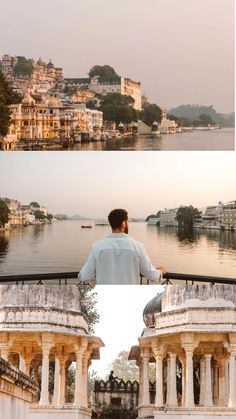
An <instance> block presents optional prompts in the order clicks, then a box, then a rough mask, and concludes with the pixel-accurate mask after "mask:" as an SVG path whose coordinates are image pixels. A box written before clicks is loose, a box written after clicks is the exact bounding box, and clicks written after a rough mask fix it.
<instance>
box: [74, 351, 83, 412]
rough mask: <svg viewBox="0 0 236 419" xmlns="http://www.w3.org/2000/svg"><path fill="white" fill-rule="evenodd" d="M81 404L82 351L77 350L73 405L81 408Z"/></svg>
mask: <svg viewBox="0 0 236 419" xmlns="http://www.w3.org/2000/svg"><path fill="white" fill-rule="evenodd" d="M82 402H83V374H82V351H81V350H78V351H77V352H76V371H75V398H74V405H75V406H82Z"/></svg>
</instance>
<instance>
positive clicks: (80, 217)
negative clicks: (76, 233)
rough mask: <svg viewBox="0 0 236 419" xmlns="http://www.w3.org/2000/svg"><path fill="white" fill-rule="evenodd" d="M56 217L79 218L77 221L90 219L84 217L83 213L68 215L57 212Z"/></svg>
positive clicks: (59, 218)
mask: <svg viewBox="0 0 236 419" xmlns="http://www.w3.org/2000/svg"><path fill="white" fill-rule="evenodd" d="M54 217H55V218H57V219H58V220H77V221H80V220H81V221H82V220H89V218H88V217H83V216H82V215H78V214H76V215H72V216H69V215H66V214H56V215H54Z"/></svg>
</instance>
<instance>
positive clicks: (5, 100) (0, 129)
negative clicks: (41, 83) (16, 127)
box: [0, 71, 22, 137]
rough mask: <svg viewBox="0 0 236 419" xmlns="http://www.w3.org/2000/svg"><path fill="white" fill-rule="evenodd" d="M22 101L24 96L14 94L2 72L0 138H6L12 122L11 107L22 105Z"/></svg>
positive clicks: (0, 84)
mask: <svg viewBox="0 0 236 419" xmlns="http://www.w3.org/2000/svg"><path fill="white" fill-rule="evenodd" d="M21 100H22V96H21V95H19V94H18V93H16V92H14V90H13V89H12V87H11V85H10V83H9V82H8V81H7V80H6V79H5V77H4V74H3V73H2V72H1V71H0V136H1V135H2V136H3V137H5V136H6V135H7V133H8V128H9V125H10V120H11V114H10V109H9V105H11V104H13V103H20V102H21Z"/></svg>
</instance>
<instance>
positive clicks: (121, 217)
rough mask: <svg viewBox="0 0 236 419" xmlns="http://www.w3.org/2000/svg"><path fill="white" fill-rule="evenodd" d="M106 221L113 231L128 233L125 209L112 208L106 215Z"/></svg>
mask: <svg viewBox="0 0 236 419" xmlns="http://www.w3.org/2000/svg"><path fill="white" fill-rule="evenodd" d="M108 221H109V223H110V226H111V228H112V231H113V232H114V233H126V234H128V230H129V229H128V212H127V211H126V210H124V209H114V210H112V211H111V212H110V214H109V215H108Z"/></svg>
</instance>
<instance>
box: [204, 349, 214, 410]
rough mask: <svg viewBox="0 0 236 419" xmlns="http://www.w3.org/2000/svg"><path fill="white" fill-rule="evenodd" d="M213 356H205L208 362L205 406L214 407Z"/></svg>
mask: <svg viewBox="0 0 236 419" xmlns="http://www.w3.org/2000/svg"><path fill="white" fill-rule="evenodd" d="M211 358H212V355H211V354H205V360H206V387H205V402H204V406H207V407H210V406H213V402H212V380H211Z"/></svg>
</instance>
